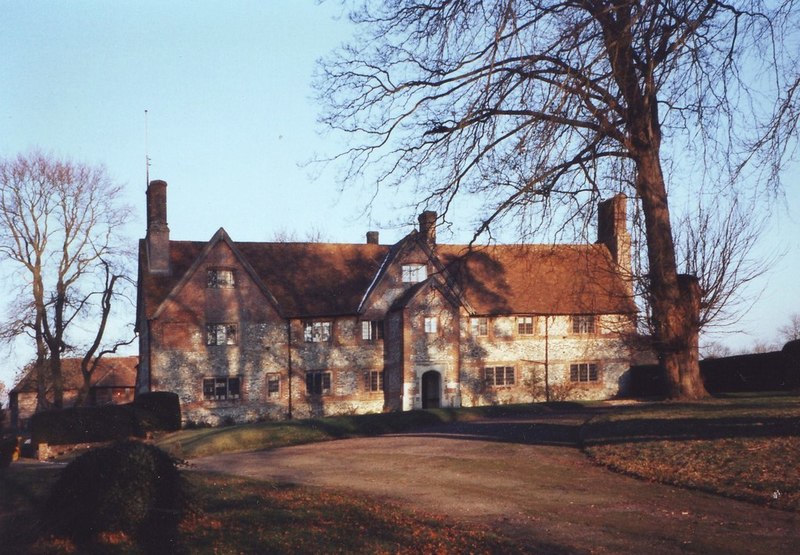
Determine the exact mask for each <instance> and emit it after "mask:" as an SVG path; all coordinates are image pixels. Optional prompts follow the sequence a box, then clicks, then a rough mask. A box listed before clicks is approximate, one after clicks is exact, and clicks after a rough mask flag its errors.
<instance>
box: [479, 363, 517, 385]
mask: <svg viewBox="0 0 800 555" xmlns="http://www.w3.org/2000/svg"><path fill="white" fill-rule="evenodd" d="M483 377H484V380H485V381H486V385H488V386H489V387H513V386H515V385H517V371H516V369H515V368H514V367H513V366H487V367H485V368H484V369H483Z"/></svg>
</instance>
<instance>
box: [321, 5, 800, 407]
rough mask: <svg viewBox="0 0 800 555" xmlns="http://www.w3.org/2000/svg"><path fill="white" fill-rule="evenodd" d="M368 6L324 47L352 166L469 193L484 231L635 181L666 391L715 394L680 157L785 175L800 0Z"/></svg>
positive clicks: (572, 213)
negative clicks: (687, 231)
mask: <svg viewBox="0 0 800 555" xmlns="http://www.w3.org/2000/svg"><path fill="white" fill-rule="evenodd" d="M359 5H360V7H359V8H358V9H357V10H355V11H354V12H352V14H351V20H352V21H353V22H354V23H355V24H356V25H357V28H358V29H360V32H361V34H360V35H359V37H358V39H357V40H356V41H355V43H354V44H351V45H347V46H345V47H343V48H342V49H340V50H339V51H337V52H336V53H335V54H334V55H333V56H332V57H331V58H330V59H328V60H325V61H323V62H322V64H321V73H320V83H319V86H318V89H317V90H319V99H320V101H321V103H322V104H323V105H324V106H325V112H324V113H323V115H322V118H321V119H322V122H323V123H324V124H326V125H328V126H331V127H332V128H334V129H337V130H341V131H344V132H345V133H347V134H348V135H349V136H350V138H351V139H352V140H353V143H352V144H353V146H352V147H351V148H349V149H348V150H347V151H346V152H344V153H342V154H341V155H340V157H337V158H344V159H346V160H347V162H348V163H347V165H346V171H345V176H344V178H345V179H346V180H349V179H350V178H352V177H354V176H359V175H365V172H366V171H367V169H369V170H370V171H375V172H377V180H376V182H377V186H378V187H384V186H400V185H402V184H407V183H412V184H415V185H416V191H417V194H418V195H419V197H418V198H420V203H421V204H433V205H436V206H437V207H438V208H439V209H440V211H442V212H444V213H445V214H447V211H448V209H450V208H451V207H453V206H455V205H456V204H457V201H458V200H459V199H461V198H462V197H465V196H468V197H470V199H471V200H473V202H474V201H478V202H479V203H480V205H481V206H482V207H483V209H482V213H481V215H480V223H479V225H478V226H477V228H476V235H478V234H483V233H488V234H491V230H492V228H493V226H497V225H502V224H504V223H506V224H508V223H510V222H517V223H522V224H524V227H527V226H528V225H529V223H530V222H531V221H537V220H538V221H540V222H542V223H545V224H546V223H553V222H561V225H562V226H563V225H564V223H565V222H567V223H569V222H574V221H583V222H585V221H587V220H588V218H587V217H586V214H588V213H591V211H592V206H593V204H594V203H595V202H596V200H597V199H598V198H600V197H603V196H606V195H609V194H611V193H613V192H617V191H628V192H632V193H633V197H634V198H635V199H636V202H637V204H638V207H639V209H640V213H641V215H642V225H643V229H644V230H645V233H644V237H645V243H646V245H645V246H646V252H647V260H646V275H645V276H644V277H645V278H646V288H645V292H646V297H647V301H648V304H649V306H650V315H651V321H652V324H653V330H654V335H653V338H654V348H655V349H656V350H657V352H658V354H659V359H660V361H661V366H662V368H663V371H664V372H665V374H666V376H667V379H668V380H667V381H668V383H669V389H670V390H669V391H668V392H667V393H668V394H669V395H670V396H672V397H675V398H701V397H704V396H705V395H706V391H705V388H704V387H703V383H702V380H701V379H700V374H699V364H698V352H697V345H698V339H697V338H698V330H699V327H700V318H699V316H698V315H697V314H696V312H697V304H698V303H699V302H700V301H699V299H698V298H697V297H698V296H699V292H698V286H697V283H696V282H695V281H693V280H692V279H689V278H681V277H680V275H679V272H680V265H679V263H680V261H679V258H678V255H677V254H676V244H675V233H674V231H673V223H672V221H671V217H670V207H669V202H668V200H669V198H670V195H672V194H674V190H675V188H674V187H670V186H669V184H670V183H669V181H668V180H669V178H670V177H672V176H673V174H672V173H671V172H672V171H673V168H676V167H680V168H685V170H684V171H683V173H684V174H685V175H689V176H691V179H693V180H695V181H696V182H702V183H697V184H699V185H706V186H708V187H709V188H711V187H714V188H715V189H716V190H718V191H729V192H731V194H735V193H736V191H737V186H738V184H739V180H740V179H741V178H742V177H747V178H749V179H758V178H761V179H760V181H756V182H757V183H759V184H760V185H764V187H763V189H765V190H766V189H769V190H773V191H774V190H777V189H778V177H779V170H780V168H781V165H782V164H783V163H784V162H785V160H786V158H787V156H789V155H790V154H791V153H792V148H793V145H794V144H795V143H793V142H792V141H793V140H794V139H795V137H796V133H797V124H796V114H797V107H798V98H797V89H798V76H799V75H800V72H798V60H797V57H796V51H795V50H793V49H789V48H784V44H783V43H782V42H781V41H787V42H791V40H792V38H791V37H796V35H797V29H798V27H797V19H798V13H797V12H798V11H800V10H797V9H796V6H795V2H794V1H793V0H786V1H783V2H779V3H777V4H776V5H766V4H765V3H763V2H760V1H758V0H750V1H742V2H727V3H726V2H720V1H715V0H706V1H681V2H677V1H676V2H665V1H658V0H639V1H635V0H613V1H610V0H602V1H601V0H596V1H593V0H585V1H577V2H573V1H535V0H528V1H522V0H516V1H515V0H495V1H489V0H484V1H480V0H432V1H424V2H423V1H417V0H393V1H389V2H383V1H374V2H372V1H369V0H366V1H364V2H360V3H359ZM764 99H771V104H769V105H765V104H764ZM793 118H795V119H793ZM665 147H666V148H665ZM756 162H757V163H756ZM751 169H752V171H751ZM678 190H679V188H678ZM754 190H756V189H755V188H750V189H749V191H751V192H752V191H754ZM445 217H446V216H445ZM709 217H711V216H709ZM539 218H541V219H539Z"/></svg>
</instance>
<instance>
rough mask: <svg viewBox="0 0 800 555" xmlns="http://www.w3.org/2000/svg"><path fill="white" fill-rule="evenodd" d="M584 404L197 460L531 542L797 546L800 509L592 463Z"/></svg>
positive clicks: (599, 546) (698, 548)
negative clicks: (582, 429) (578, 408)
mask: <svg viewBox="0 0 800 555" xmlns="http://www.w3.org/2000/svg"><path fill="white" fill-rule="evenodd" d="M584 418H585V415H584V414H581V413H580V412H577V413H574V414H569V413H567V414H564V413H561V414H555V415H545V416H541V415H539V416H535V417H531V418H514V419H502V420H501V419H490V420H483V421H478V422H469V423H457V424H449V425H442V426H438V427H435V428H429V429H425V430H420V431H417V432H414V433H408V434H398V435H391V436H380V437H374V438H362V439H347V440H338V441H330V442H325V443H315V444H309V445H301V446H295V447H286V448H281V449H274V450H269V451H258V452H247V453H232V454H224V455H215V456H211V457H205V458H200V459H195V460H192V461H190V462H191V464H192V465H193V468H196V469H199V470H207V471H217V472H223V473H228V474H237V475H242V476H248V477H251V478H257V479H263V480H272V481H278V482H284V483H293V484H304V485H312V486H320V487H326V488H335V489H337V490H340V491H341V490H344V491H352V492H357V493H359V494H366V495H369V496H372V497H377V498H381V499H386V500H390V501H392V502H395V503H400V504H401V505H403V506H406V507H408V508H411V509H413V510H417V511H422V512H427V513H435V514H444V515H448V516H450V517H451V518H452V519H454V520H461V521H468V522H470V523H480V524H483V525H486V526H489V527H491V528H493V529H495V530H497V531H498V532H500V533H503V534H506V535H509V536H511V537H513V538H515V539H516V540H518V541H520V542H522V543H524V544H525V545H527V546H529V547H530V549H531V552H537V553H770V554H775V555H777V554H780V553H800V518H799V517H800V515H798V514H797V513H790V512H782V511H777V510H773V509H768V508H765V507H759V506H756V505H751V504H748V503H743V502H739V501H734V500H730V499H725V498H721V497H717V496H713V495H708V494H704V493H700V492H695V491H689V490H684V489H679V488H673V487H669V486H664V485H660V484H653V483H647V482H643V481H640V480H636V479H633V478H629V477H626V476H622V475H619V474H615V473H612V472H609V471H607V470H605V469H603V468H599V467H597V466H594V465H592V464H591V463H590V462H589V461H588V460H587V459H586V457H585V456H584V455H583V453H582V452H581V451H580V450H579V449H578V447H577V440H578V429H579V426H580V424H581V423H582V421H583V419H584Z"/></svg>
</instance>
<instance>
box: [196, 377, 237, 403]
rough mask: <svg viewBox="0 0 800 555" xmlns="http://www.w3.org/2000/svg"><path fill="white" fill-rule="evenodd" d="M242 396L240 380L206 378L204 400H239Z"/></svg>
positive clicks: (204, 381) (204, 380)
mask: <svg viewBox="0 0 800 555" xmlns="http://www.w3.org/2000/svg"><path fill="white" fill-rule="evenodd" d="M240 396H241V379H240V378H224V377H218V378H204V379H203V398H204V399H205V400H206V401H222V400H225V399H239V397H240Z"/></svg>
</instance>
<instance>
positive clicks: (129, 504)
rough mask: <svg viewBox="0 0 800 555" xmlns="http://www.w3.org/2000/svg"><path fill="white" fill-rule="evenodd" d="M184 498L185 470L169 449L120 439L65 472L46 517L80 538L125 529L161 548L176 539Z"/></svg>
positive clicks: (51, 525)
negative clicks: (183, 474)
mask: <svg viewBox="0 0 800 555" xmlns="http://www.w3.org/2000/svg"><path fill="white" fill-rule="evenodd" d="M182 499H183V495H182V487H181V479H180V474H179V472H178V469H177V467H176V464H175V461H174V460H173V459H172V458H171V457H170V456H169V455H167V454H166V453H164V452H163V451H161V450H160V449H158V448H156V447H153V446H152V445H146V444H144V443H140V442H136V441H127V442H121V443H117V444H115V445H113V446H110V447H104V448H101V449H94V450H92V451H89V452H88V453H85V454H84V455H82V456H80V457H78V458H77V459H75V460H74V461H72V462H71V463H70V464H69V465H68V466H67V467H66V468H65V469H64V470H63V471H62V472H61V475H60V476H59V478H58V480H57V482H56V483H55V485H54V486H53V489H52V491H51V492H50V495H49V498H48V501H47V504H46V505H45V509H44V513H43V523H44V524H45V527H46V528H47V529H48V530H49V531H50V532H52V533H54V534H56V535H59V536H65V537H70V538H72V539H73V540H75V541H76V542H77V543H83V542H86V541H88V540H90V539H92V538H93V537H95V536H97V534H99V533H102V532H122V533H125V534H129V535H131V536H132V537H134V538H136V539H138V540H140V541H141V542H144V544H145V545H146V546H147V547H150V548H151V549H150V550H155V551H157V552H162V551H167V550H166V549H164V548H165V547H168V546H169V545H170V544H172V543H173V542H174V539H175V535H176V530H177V525H178V522H179V520H180V515H181V511H182V506H183V501H182Z"/></svg>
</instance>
